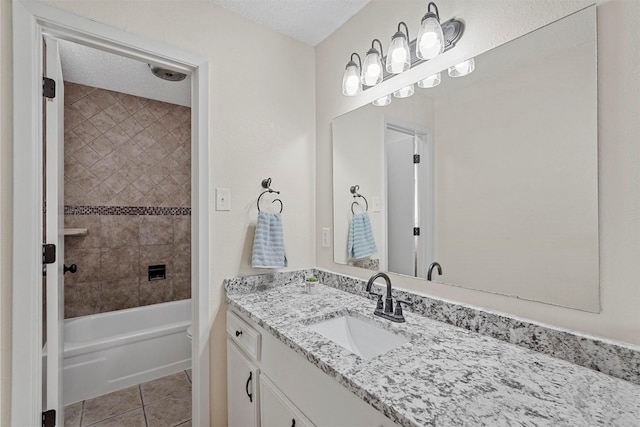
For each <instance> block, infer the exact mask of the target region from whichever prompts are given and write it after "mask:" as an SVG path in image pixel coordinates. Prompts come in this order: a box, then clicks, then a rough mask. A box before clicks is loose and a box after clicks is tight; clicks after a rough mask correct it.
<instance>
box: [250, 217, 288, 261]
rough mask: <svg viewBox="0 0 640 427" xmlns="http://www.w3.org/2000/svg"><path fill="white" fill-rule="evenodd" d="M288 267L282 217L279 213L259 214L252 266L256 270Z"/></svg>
mask: <svg viewBox="0 0 640 427" xmlns="http://www.w3.org/2000/svg"><path fill="white" fill-rule="evenodd" d="M287 265H288V263H287V253H286V251H285V249H284V238H283V235H282V217H281V216H280V214H279V213H269V212H258V221H257V223H256V234H255V236H254V238H253V251H252V254H251V266H252V267H254V268H282V267H286V266H287Z"/></svg>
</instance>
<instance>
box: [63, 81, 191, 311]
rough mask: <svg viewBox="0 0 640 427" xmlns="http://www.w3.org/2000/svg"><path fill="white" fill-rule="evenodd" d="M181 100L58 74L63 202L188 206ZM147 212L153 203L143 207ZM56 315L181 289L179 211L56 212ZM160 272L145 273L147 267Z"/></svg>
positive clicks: (179, 293) (186, 219)
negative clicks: (72, 231)
mask: <svg viewBox="0 0 640 427" xmlns="http://www.w3.org/2000/svg"><path fill="white" fill-rule="evenodd" d="M190 117H191V112H190V109H189V108H186V107H182V106H178V105H172V104H167V103H162V102H158V101H153V100H148V99H144V98H139V97H135V96H132V95H126V94H123V93H117V92H111V91H107V90H103V89H96V88H93V87H89V86H84V85H79V84H74V83H68V82H67V83H65V205H67V206H94V207H95V206H109V207H116V206H123V207H132V206H139V207H189V206H190V205H191V188H190V185H191V179H190V170H191V152H190V144H191V141H190V138H191V123H190ZM153 213H156V212H153ZM65 228H86V229H87V235H86V236H67V237H65V264H67V265H70V264H76V265H77V266H78V271H77V273H75V274H71V273H67V274H66V275H65V318H70V317H77V316H84V315H89V314H95V313H101V312H108V311H114V310H121V309H125V308H131V307H138V306H142V305H148V304H157V303H161V302H167V301H175V300H180V299H186V298H190V297H191V276H190V275H191V217H190V216H189V215H106V214H99V215H96V214H89V215H66V216H65ZM158 264H165V265H166V268H167V278H166V279H165V280H158V281H152V282H150V281H149V280H148V267H149V266H150V265H158Z"/></svg>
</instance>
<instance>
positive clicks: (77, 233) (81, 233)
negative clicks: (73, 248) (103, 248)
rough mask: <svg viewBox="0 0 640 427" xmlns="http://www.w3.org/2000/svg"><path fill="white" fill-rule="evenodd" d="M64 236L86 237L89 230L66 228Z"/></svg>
mask: <svg viewBox="0 0 640 427" xmlns="http://www.w3.org/2000/svg"><path fill="white" fill-rule="evenodd" d="M64 235H65V236H86V235H87V229H86V228H65V229H64Z"/></svg>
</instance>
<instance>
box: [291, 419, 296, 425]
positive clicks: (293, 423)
mask: <svg viewBox="0 0 640 427" xmlns="http://www.w3.org/2000/svg"><path fill="white" fill-rule="evenodd" d="M291 427H296V419H295V418H291Z"/></svg>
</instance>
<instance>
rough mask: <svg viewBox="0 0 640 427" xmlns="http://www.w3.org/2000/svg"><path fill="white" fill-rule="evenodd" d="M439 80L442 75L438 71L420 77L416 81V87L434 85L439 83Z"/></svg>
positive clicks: (426, 87)
mask: <svg viewBox="0 0 640 427" xmlns="http://www.w3.org/2000/svg"><path fill="white" fill-rule="evenodd" d="M441 80H442V77H441V76H440V73H436V74H434V75H433V76H429V77H427V78H426V79H422V80H420V81H418V87H420V88H423V89H429V88H432V87H436V86H438V85H439V84H440V81H441Z"/></svg>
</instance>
